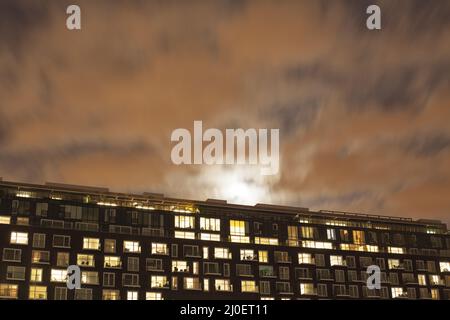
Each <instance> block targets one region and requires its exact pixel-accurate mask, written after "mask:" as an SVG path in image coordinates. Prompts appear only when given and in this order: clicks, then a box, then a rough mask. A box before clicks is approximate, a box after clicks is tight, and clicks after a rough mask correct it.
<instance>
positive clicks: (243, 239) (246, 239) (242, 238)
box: [230, 235, 250, 243]
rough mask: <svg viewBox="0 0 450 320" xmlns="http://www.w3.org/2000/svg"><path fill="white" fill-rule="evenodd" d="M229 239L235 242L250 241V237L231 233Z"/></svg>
mask: <svg viewBox="0 0 450 320" xmlns="http://www.w3.org/2000/svg"><path fill="white" fill-rule="evenodd" d="M230 241H231V242H236V243H250V237H247V236H234V235H232V236H230Z"/></svg>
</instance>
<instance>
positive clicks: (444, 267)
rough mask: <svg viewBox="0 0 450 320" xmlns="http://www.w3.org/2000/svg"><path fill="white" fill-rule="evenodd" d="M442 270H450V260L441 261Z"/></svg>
mask: <svg viewBox="0 0 450 320" xmlns="http://www.w3.org/2000/svg"><path fill="white" fill-rule="evenodd" d="M439 268H440V269H441V272H450V262H448V261H447V262H439Z"/></svg>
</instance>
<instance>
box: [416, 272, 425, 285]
mask: <svg viewBox="0 0 450 320" xmlns="http://www.w3.org/2000/svg"><path fill="white" fill-rule="evenodd" d="M417 279H418V282H419V285H421V286H426V285H427V277H426V276H425V275H424V274H419V275H417Z"/></svg>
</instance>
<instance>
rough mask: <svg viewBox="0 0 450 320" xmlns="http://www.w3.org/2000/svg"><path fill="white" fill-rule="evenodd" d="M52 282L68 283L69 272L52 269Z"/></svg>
mask: <svg viewBox="0 0 450 320" xmlns="http://www.w3.org/2000/svg"><path fill="white" fill-rule="evenodd" d="M50 281H51V282H66V281H67V270H57V269H52V271H51V275H50Z"/></svg>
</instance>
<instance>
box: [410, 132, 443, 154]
mask: <svg viewBox="0 0 450 320" xmlns="http://www.w3.org/2000/svg"><path fill="white" fill-rule="evenodd" d="M449 148H450V135H448V133H432V134H423V133H422V134H418V135H416V136H414V137H413V138H411V139H410V140H409V141H407V142H406V143H405V149H406V151H407V152H409V153H412V154H414V155H417V156H423V157H432V156H435V155H437V154H438V153H440V152H442V151H444V150H448V149H449Z"/></svg>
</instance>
